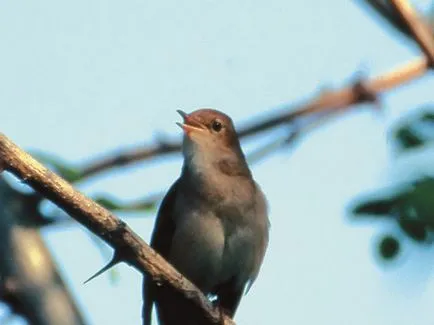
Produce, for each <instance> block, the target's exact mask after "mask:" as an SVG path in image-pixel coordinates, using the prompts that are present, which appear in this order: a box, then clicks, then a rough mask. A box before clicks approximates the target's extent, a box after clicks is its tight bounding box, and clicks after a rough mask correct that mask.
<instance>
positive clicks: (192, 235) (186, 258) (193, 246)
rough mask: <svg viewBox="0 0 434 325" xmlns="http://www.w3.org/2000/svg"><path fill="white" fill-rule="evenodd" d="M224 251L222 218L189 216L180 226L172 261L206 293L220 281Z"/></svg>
mask: <svg viewBox="0 0 434 325" xmlns="http://www.w3.org/2000/svg"><path fill="white" fill-rule="evenodd" d="M224 251H225V233H224V228H223V225H222V223H221V221H220V219H218V218H215V217H213V216H203V215H202V216H189V217H188V220H183V222H182V223H181V224H180V225H179V227H177V229H176V231H175V235H174V237H173V241H172V248H171V251H170V255H169V262H171V263H172V264H173V265H174V266H175V268H176V269H177V270H178V271H180V272H181V273H182V274H183V275H184V276H186V277H187V278H188V279H189V280H190V281H192V282H193V283H194V284H195V285H196V286H198V287H199V288H200V289H201V290H202V291H203V292H204V293H209V292H211V290H212V288H213V287H214V286H215V285H216V284H218V282H219V279H220V273H221V268H222V262H223V254H224Z"/></svg>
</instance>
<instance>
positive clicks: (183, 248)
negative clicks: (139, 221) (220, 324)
mask: <svg viewBox="0 0 434 325" xmlns="http://www.w3.org/2000/svg"><path fill="white" fill-rule="evenodd" d="M178 113H179V114H180V115H181V116H182V118H183V120H184V121H183V123H177V124H178V125H179V126H180V127H181V128H182V129H183V131H184V138H183V145H182V153H183V156H184V164H183V167H182V172H181V176H180V177H179V178H178V180H177V181H175V183H174V184H173V185H172V186H171V188H170V189H169V191H168V193H167V194H166V196H165V197H164V199H163V202H162V204H161V206H160V209H159V211H158V216H157V219H156V222H155V227H154V231H153V233H152V239H151V246H152V247H153V248H154V249H155V250H156V251H157V252H158V253H159V254H161V255H162V256H163V257H164V258H166V259H167V260H168V261H169V262H170V263H171V264H172V265H173V266H174V267H175V268H176V269H177V270H178V271H179V272H181V273H182V274H183V275H184V276H185V277H187V278H188V279H189V280H190V281H192V282H193V283H194V284H195V285H196V286H197V287H198V288H199V289H200V290H202V292H203V293H204V294H205V295H207V296H208V297H210V298H212V299H213V300H212V301H213V302H214V303H215V305H216V306H217V307H218V308H220V309H221V310H222V311H224V312H225V313H227V314H228V315H229V316H231V317H233V316H234V314H235V312H236V310H237V307H238V305H239V302H240V299H241V297H242V295H243V294H244V292H247V291H248V289H249V288H250V286H251V285H252V283H253V282H254V281H255V279H256V277H257V276H258V272H259V269H260V267H261V264H262V261H263V259H264V254H265V251H266V248H267V245H268V233H269V221H268V215H267V203H266V199H265V196H264V194H263V192H262V191H261V189H260V187H259V186H258V184H257V183H256V182H255V181H254V179H253V177H252V173H251V171H250V169H249V167H248V165H247V162H246V159H245V156H244V154H243V152H242V150H241V146H240V142H239V140H238V135H237V133H236V131H235V128H234V125H233V123H232V120H231V118H230V117H229V116H227V115H226V114H224V113H222V112H219V111H217V110H213V109H200V110H197V111H194V112H192V113H190V114H186V113H184V112H183V111H178ZM143 294H144V305H143V321H144V324H145V325H150V324H151V312H152V307H153V304H155V306H156V309H157V315H158V319H159V323H160V325H175V324H180V325H199V324H203V323H204V320H203V319H200V318H198V317H197V316H195V314H196V313H193V312H191V311H190V310H189V305H188V303H186V302H185V301H184V300H183V299H182V297H180V296H179V295H178V294H177V293H175V292H174V290H172V289H171V288H169V287H167V286H161V285H158V284H155V283H154V282H152V280H151V279H149V278H147V277H145V279H144V285H143Z"/></svg>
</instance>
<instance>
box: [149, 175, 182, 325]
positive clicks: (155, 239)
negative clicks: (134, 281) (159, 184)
mask: <svg viewBox="0 0 434 325" xmlns="http://www.w3.org/2000/svg"><path fill="white" fill-rule="evenodd" d="M178 182H179V181H176V182H175V183H174V184H173V185H172V187H171V188H170V189H169V191H168V192H167V194H166V196H165V197H164V199H163V201H162V203H161V205H160V209H159V211H158V214H157V219H156V221H155V226H154V231H153V233H152V237H151V247H152V248H154V249H155V250H156V251H157V252H158V253H159V254H160V255H162V256H163V257H164V258H167V256H168V255H169V252H170V247H171V245H172V238H173V234H174V232H175V223H174V221H173V207H174V204H175V198H176V191H177V188H178ZM155 287H156V286H155V283H153V282H152V280H151V279H149V277H147V276H145V277H144V279H143V314H142V317H143V324H144V325H151V314H152V306H153V304H154V300H155Z"/></svg>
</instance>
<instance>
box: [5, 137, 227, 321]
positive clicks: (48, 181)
mask: <svg viewBox="0 0 434 325" xmlns="http://www.w3.org/2000/svg"><path fill="white" fill-rule="evenodd" d="M0 165H3V166H4V168H5V170H7V171H9V172H11V173H12V174H14V175H15V176H16V177H18V178H19V179H21V180H22V181H23V182H25V183H27V184H28V185H30V186H31V187H32V188H33V189H34V190H36V191H38V192H39V193H40V194H41V195H43V196H45V197H46V198H47V199H49V200H51V201H52V202H53V203H55V204H56V205H57V206H58V207H60V208H61V209H63V210H64V211H65V212H66V213H68V214H69V215H70V216H71V217H72V218H74V219H75V220H77V221H78V222H79V223H81V224H82V225H83V226H85V227H86V228H87V229H89V230H90V231H92V232H93V233H94V234H96V235H97V236H98V237H100V238H101V239H103V240H104V241H105V242H106V243H107V244H109V245H110V246H111V247H113V249H114V250H115V252H116V254H118V255H121V256H122V257H124V258H125V261H126V262H127V263H129V264H130V265H132V266H134V267H135V268H136V269H137V270H139V271H140V272H142V273H143V274H147V275H148V276H150V277H151V278H152V280H153V281H157V282H158V283H161V284H162V285H166V284H168V285H170V286H171V287H172V288H174V289H175V290H176V291H178V292H179V293H180V294H182V295H183V296H184V297H185V299H186V300H188V301H190V302H191V303H192V306H195V307H196V310H197V312H198V315H201V316H203V318H204V319H206V320H207V322H208V323H209V324H234V322H233V321H232V320H231V319H230V318H228V317H226V316H225V317H224V319H223V320H222V317H221V316H222V315H221V312H220V311H218V310H216V309H215V308H213V306H212V305H211V303H210V301H209V300H208V299H207V298H206V297H205V296H204V295H203V294H202V293H201V291H200V290H199V289H197V288H196V287H195V286H194V285H193V284H192V283H191V282H190V281H188V280H187V279H186V278H184V277H183V276H182V275H181V274H180V273H179V272H177V271H176V270H175V268H174V267H173V266H171V265H170V264H169V263H168V262H166V261H165V260H164V258H162V257H161V256H160V255H159V254H157V253H156V252H155V251H154V250H153V249H152V248H151V247H149V246H148V245H147V244H146V243H145V242H144V241H143V240H142V239H141V238H140V237H139V236H138V235H137V234H136V233H134V232H133V231H132V230H131V229H130V228H129V227H128V226H127V224H125V223H124V222H123V221H121V220H120V219H118V218H117V217H115V216H114V215H113V214H112V213H110V212H109V211H108V210H106V209H104V208H103V207H101V206H100V205H98V204H97V203H95V202H93V201H92V200H91V199H89V198H87V197H86V196H84V195H83V194H82V193H80V192H78V191H77V190H75V189H74V188H73V187H72V186H71V185H70V184H69V183H68V182H66V181H65V180H63V179H62V178H60V177H59V176H57V175H56V174H54V173H53V172H51V171H49V170H48V169H47V168H45V167H44V166H42V165H41V164H40V163H39V162H37V161H36V160H35V159H34V158H33V157H31V156H30V155H29V154H27V153H26V152H24V151H23V150H21V149H20V148H19V147H17V146H16V145H15V144H14V143H12V142H11V141H10V140H9V139H8V138H7V137H6V136H4V135H2V134H1V133H0Z"/></svg>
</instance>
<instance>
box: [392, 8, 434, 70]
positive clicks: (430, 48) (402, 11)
mask: <svg viewBox="0 0 434 325" xmlns="http://www.w3.org/2000/svg"><path fill="white" fill-rule="evenodd" d="M390 2H391V3H392V5H393V7H394V8H395V9H396V10H397V11H398V13H399V15H400V16H401V18H402V20H403V21H404V22H405V24H406V25H407V26H408V28H409V29H410V31H411V33H412V35H413V37H414V39H415V40H416V42H417V44H418V45H419V47H420V48H421V50H422V51H423V53H425V55H426V57H427V58H428V62H429V66H430V67H431V68H434V35H433V33H432V32H431V30H430V29H429V27H428V25H427V24H426V23H425V21H424V20H423V18H422V17H419V15H418V14H417V13H416V11H415V10H414V9H413V7H412V6H411V4H410V3H409V2H408V1H407V0H390Z"/></svg>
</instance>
